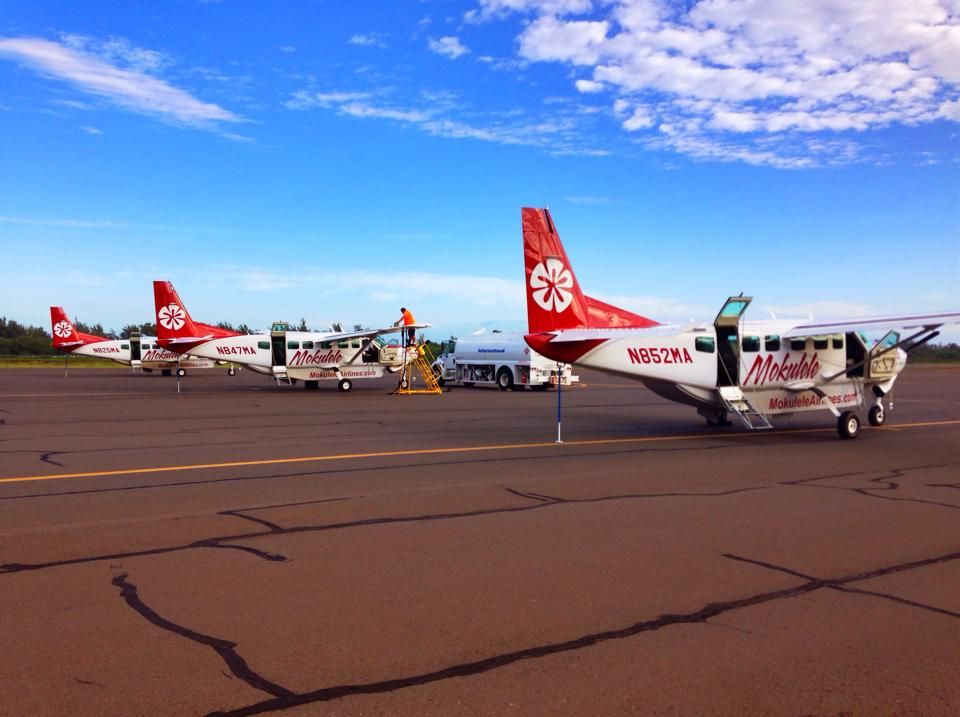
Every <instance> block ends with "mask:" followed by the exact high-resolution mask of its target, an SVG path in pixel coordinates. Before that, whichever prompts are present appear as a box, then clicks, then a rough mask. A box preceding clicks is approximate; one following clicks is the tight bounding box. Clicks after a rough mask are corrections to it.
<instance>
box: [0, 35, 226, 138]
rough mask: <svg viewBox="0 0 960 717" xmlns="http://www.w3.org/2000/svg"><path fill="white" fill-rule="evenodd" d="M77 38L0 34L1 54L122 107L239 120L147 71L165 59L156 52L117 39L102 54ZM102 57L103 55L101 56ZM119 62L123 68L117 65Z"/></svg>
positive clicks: (175, 117)
mask: <svg viewBox="0 0 960 717" xmlns="http://www.w3.org/2000/svg"><path fill="white" fill-rule="evenodd" d="M85 47H86V41H85V40H83V39H82V38H76V37H68V38H67V39H66V40H65V42H64V43H63V44H61V43H57V42H51V41H49V40H43V39H39V38H0V56H5V57H8V58H12V59H14V60H16V61H18V62H20V63H21V64H23V65H26V66H27V67H29V68H31V69H33V70H34V71H36V72H38V73H40V74H42V75H44V76H46V77H50V78H53V79H58V80H63V81H65V82H68V83H70V84H71V85H73V86H74V87H76V88H77V89H78V90H80V91H82V92H86V93H89V94H92V95H95V96H97V97H102V98H104V99H106V100H108V101H109V102H112V103H114V104H116V105H118V106H120V107H123V108H124V109H127V110H131V111H134V112H139V113H142V114H148V115H153V116H155V117H158V118H160V119H163V120H165V121H167V122H172V123H176V124H183V125H189V126H193V127H200V128H207V129H211V128H214V127H215V125H216V123H218V122H242V121H243V119H242V118H241V117H239V116H237V115H236V114H234V113H233V112H230V111H229V110H226V109H224V108H222V107H220V106H218V105H216V104H213V103H210V102H203V101H201V100H198V99H197V98H195V97H193V96H192V95H191V94H189V93H188V92H186V91H185V90H181V89H179V88H177V87H174V86H173V85H171V84H169V83H168V82H166V81H164V80H161V79H159V78H157V77H153V76H151V75H149V74H147V73H148V72H149V71H155V70H157V69H159V68H160V67H161V66H163V64H164V59H163V57H162V56H161V55H160V54H159V53H155V52H153V51H150V50H141V49H137V48H132V47H130V46H129V44H127V43H125V42H122V41H117V40H113V41H108V42H107V43H104V44H103V45H102V46H101V50H102V53H103V57H99V56H95V55H93V54H91V53H90V52H88V51H87V50H86V49H84V48H85ZM104 58H106V59H104ZM120 61H123V62H125V63H126V64H128V65H129V67H128V68H123V67H119V66H117V64H116V63H117V62H120Z"/></svg>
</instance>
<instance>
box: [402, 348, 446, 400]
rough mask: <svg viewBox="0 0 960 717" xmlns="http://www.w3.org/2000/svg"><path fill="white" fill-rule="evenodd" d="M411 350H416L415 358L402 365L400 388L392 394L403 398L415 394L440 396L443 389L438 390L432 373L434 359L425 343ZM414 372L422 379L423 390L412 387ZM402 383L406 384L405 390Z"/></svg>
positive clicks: (434, 375) (438, 387)
mask: <svg viewBox="0 0 960 717" xmlns="http://www.w3.org/2000/svg"><path fill="white" fill-rule="evenodd" d="M413 348H416V351H417V357H416V358H415V359H414V360H413V361H410V362H409V363H407V364H405V365H404V367H403V369H402V372H403V373H402V378H401V380H400V386H398V387H397V389H396V390H395V391H394V393H399V394H403V395H405V396H409V395H412V394H416V393H432V394H437V395H440V394H442V393H443V389H442V388H440V384H439V383H438V382H437V375H436V374H435V373H434V372H433V367H432V364H433V362H434V360H435V359H434V357H433V354H432V353H431V352H430V349H428V348H427V345H426V344H425V343H424V344H419V345H417V346H416V347H413ZM414 372H416V373H418V374H420V378H422V379H423V388H414V387H413V376H414ZM404 383H406V388H404Z"/></svg>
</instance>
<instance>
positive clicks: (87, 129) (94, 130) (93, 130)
mask: <svg viewBox="0 0 960 717" xmlns="http://www.w3.org/2000/svg"><path fill="white" fill-rule="evenodd" d="M80 129H82V130H83V131H84V132H86V133H87V134H93V135H101V134H103V130H99V129H97V128H96V127H81V128H80Z"/></svg>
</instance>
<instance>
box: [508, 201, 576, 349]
mask: <svg viewBox="0 0 960 717" xmlns="http://www.w3.org/2000/svg"><path fill="white" fill-rule="evenodd" d="M521 218H522V220H523V263H524V269H525V270H526V278H527V281H526V285H527V324H528V325H529V328H530V332H531V333H542V332H547V331H556V330H558V329H583V328H587V327H588V326H589V322H588V320H589V312H588V310H587V300H586V298H585V297H584V295H583V292H582V291H581V290H580V284H579V283H578V282H577V277H576V276H575V275H574V273H573V269H572V268H571V266H570V260H569V259H567V253H566V252H565V251H564V250H563V244H562V243H561V242H560V235H559V234H557V230H556V227H555V226H554V225H553V219H552V218H551V216H550V211H549V210H548V209H533V208H531V207H524V208H523V209H522V210H521Z"/></svg>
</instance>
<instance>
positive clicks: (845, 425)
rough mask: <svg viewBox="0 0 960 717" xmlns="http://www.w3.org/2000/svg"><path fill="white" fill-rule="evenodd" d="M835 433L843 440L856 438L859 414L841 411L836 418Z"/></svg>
mask: <svg viewBox="0 0 960 717" xmlns="http://www.w3.org/2000/svg"><path fill="white" fill-rule="evenodd" d="M871 413H872V411H871ZM837 433H839V434H840V437H841V438H843V439H845V440H849V439H852V438H856V437H857V436H858V435H860V416H858V415H857V414H856V413H854V412H853V411H844V412H843V413H841V414H840V418H838V419H837Z"/></svg>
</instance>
